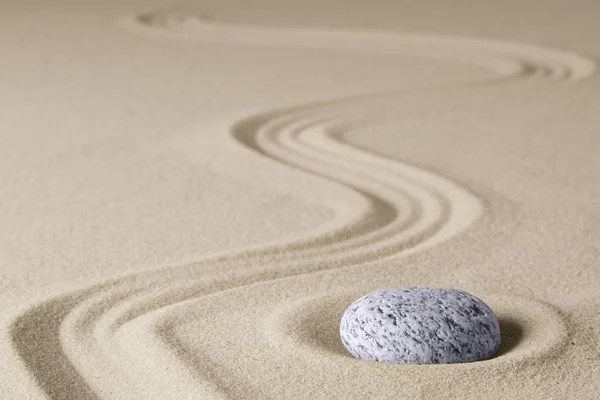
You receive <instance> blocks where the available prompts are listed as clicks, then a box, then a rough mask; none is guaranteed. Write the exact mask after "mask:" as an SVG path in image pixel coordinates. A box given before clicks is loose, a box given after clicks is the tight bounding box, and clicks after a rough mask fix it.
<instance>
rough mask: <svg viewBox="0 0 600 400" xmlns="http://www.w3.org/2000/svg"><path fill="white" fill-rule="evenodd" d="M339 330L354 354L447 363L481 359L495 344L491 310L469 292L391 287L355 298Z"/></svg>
mask: <svg viewBox="0 0 600 400" xmlns="http://www.w3.org/2000/svg"><path fill="white" fill-rule="evenodd" d="M340 336H341V338H342V342H343V343H344V346H345V347H346V349H348V351H349V352H350V353H351V354H352V355H353V356H354V357H356V358H360V359H364V360H375V361H380V362H388V363H405V364H450V363H461V362H471V361H480V360H486V359H488V358H490V357H492V356H493V355H494V353H496V350H498V346H500V326H499V325H498V320H497V319H496V316H495V315H494V312H493V311H492V310H491V309H490V308H489V307H488V306H487V305H486V304H485V303H484V302H483V301H481V300H480V299H478V298H477V297H475V296H473V295H470V294H469V293H466V292H463V291H460V290H454V289H440V288H397V289H388V290H381V291H377V292H373V293H371V294H368V295H366V296H363V297H361V298H360V299H358V300H356V301H355V302H354V303H353V304H352V305H351V306H350V307H348V309H347V310H346V312H345V313H344V315H343V317H342V321H341V324H340Z"/></svg>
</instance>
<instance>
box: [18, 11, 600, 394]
mask: <svg viewBox="0 0 600 400" xmlns="http://www.w3.org/2000/svg"><path fill="white" fill-rule="evenodd" d="M186 15H187V17H186V18H183V19H182V18H179V17H176V16H173V14H172V13H169V12H167V13H165V12H163V13H155V14H146V15H144V16H142V17H140V18H138V19H137V22H138V23H140V24H141V26H143V27H144V28H143V29H144V30H147V29H148V28H151V29H155V30H157V31H161V32H163V33H164V32H165V31H168V32H172V33H173V34H174V35H176V36H177V37H181V36H187V37H191V38H193V39H198V38H202V40H215V41H233V42H238V43H248V44H259V45H267V46H279V45H285V46H290V45H291V46H307V47H311V48H336V49H339V48H343V49H348V50H352V51H377V52H392V53H401V54H402V55H408V56H419V57H439V58H443V59H450V60H459V61H462V62H469V63H472V64H477V65H485V66H487V67H488V68H491V69H492V70H493V71H495V72H496V73H497V76H496V78H494V79H491V80H488V81H486V83H498V82H499V81H502V80H506V79H507V78H508V79H524V78H528V79H530V78H534V79H537V78H539V77H542V78H551V79H560V80H574V79H580V78H583V77H585V76H588V75H589V74H590V73H591V72H592V71H593V63H591V62H590V61H588V60H586V59H584V58H581V57H579V56H576V55H572V54H568V53H563V52H557V51H554V50H545V49H538V48H534V47H528V46H519V45H512V44H505V43H501V44H498V43H492V42H483V41H475V40H462V39H447V38H434V37H421V36H414V35H412V36H405V35H395V34H394V35H392V34H384V33H373V34H363V33H352V32H341V33H336V32H332V31H318V30H315V31H302V30H295V29H294V30H279V29H271V28H258V27H245V26H242V27H240V26H234V27H232V26H225V25H219V24H206V23H199V22H198V21H197V20H195V19H194V18H190V16H189V14H186ZM138 28H139V26H138ZM358 39H360V40H358ZM470 83H482V82H470ZM463 84H464V83H463ZM386 96H390V95H385V96H383V97H384V98H385V97H386ZM374 99H377V96H371V97H369V96H366V97H360V98H355V99H347V100H340V101H333V102H326V103H317V104H315V105H312V106H306V107H298V108H293V109H287V110H282V111H277V112H268V113H264V114H260V115H255V116H251V117H248V118H244V119H243V120H241V121H240V122H238V123H236V124H235V125H234V126H233V127H232V128H231V129H230V133H231V135H232V137H233V138H234V139H236V141H237V142H238V143H240V144H242V145H244V146H246V147H247V148H249V149H250V150H252V151H255V152H258V153H260V154H261V155H263V156H267V157H269V158H272V159H274V160H277V161H278V162H282V163H285V164H288V165H291V166H293V167H295V168H300V169H302V170H305V171H307V172H309V173H311V174H315V175H318V176H320V177H322V178H324V179H328V180H331V181H333V182H336V184H338V185H340V184H341V185H344V186H345V187H346V190H347V191H348V193H349V194H350V196H351V198H352V202H350V203H349V207H348V208H347V209H346V210H342V212H341V215H342V217H341V218H338V220H337V222H336V223H334V224H328V225H327V230H319V229H318V228H317V229H315V231H314V232H311V233H310V235H309V236H307V237H302V238H299V239H297V240H287V241H281V242H278V243H272V244H265V245H261V246H254V247H250V248H247V249H243V250H240V251H237V252H233V253H231V254H224V255H221V256H218V257H215V258H212V259H209V260H203V261H200V262H197V263H194V264H191V265H185V266H179V267H173V268H167V269H163V270H160V271H156V272H150V273H144V274H138V275H134V276H129V277H125V278H121V279H116V280H114V281H111V282H109V283H106V284H100V285H96V286H94V287H91V288H88V289H84V290H81V291H77V292H74V293H71V294H67V295H64V296H60V297H57V298H54V299H50V300H48V301H46V302H44V303H42V304H40V305H38V306H36V307H33V308H31V309H29V310H28V311H27V312H26V313H24V314H21V315H20V316H19V317H18V318H16V319H15V321H14V322H13V324H12V325H11V327H10V335H11V338H12V341H13V344H14V346H15V349H16V351H17V352H18V353H19V355H20V357H21V358H22V360H23V362H24V363H25V365H26V367H27V368H28V370H29V371H30V372H31V374H32V375H33V376H34V378H35V380H36V381H37V383H38V384H39V386H40V387H41V388H42V389H43V390H44V392H45V393H46V395H47V396H49V397H50V398H77V399H85V398H95V397H97V396H100V395H101V396H102V397H103V398H123V397H127V398H150V397H152V398H178V399H184V398H197V396H199V395H211V396H215V397H218V396H219V395H220V394H222V393H223V390H224V389H223V387H224V386H226V385H227V382H224V381H223V379H222V378H221V377H220V376H221V375H220V373H219V371H220V370H219V369H218V368H216V367H217V366H216V364H214V363H212V362H211V360H210V358H209V357H207V358H206V359H203V360H202V362H201V363H200V364H198V363H197V362H190V360H189V358H188V356H189V354H188V353H186V352H183V353H181V349H184V348H185V344H184V343H181V342H177V336H176V335H175V336H173V335H172V333H173V332H174V330H176V329H177V326H178V325H179V324H181V323H183V322H185V321H186V317H187V318H189V317H190V316H191V315H195V316H196V317H199V314H198V312H196V313H194V312H191V311H190V307H191V308H192V309H197V308H198V305H199V304H200V303H201V302H210V300H211V299H213V298H215V299H216V298H218V297H219V296H223V295H225V294H227V293H231V294H234V295H235V294H236V293H238V292H242V293H245V291H247V290H248V286H247V285H251V284H259V285H269V284H271V283H272V284H274V285H275V284H278V283H279V282H293V281H294V279H296V278H294V279H292V278H289V277H293V276H296V277H299V278H297V279H300V278H301V276H302V275H305V274H309V273H314V272H316V271H319V270H326V269H332V268H348V269H350V268H353V267H356V266H360V265H364V263H368V262H371V261H377V260H382V259H385V258H389V257H397V256H400V255H406V254H408V253H411V252H416V251H420V250H422V249H424V248H426V247H429V246H433V245H435V244H437V243H439V242H441V241H443V240H446V239H449V238H451V237H452V236H454V235H456V234H458V233H459V232H461V231H463V230H464V229H466V228H467V227H468V226H469V225H470V224H471V223H472V222H473V221H474V220H476V219H477V217H478V216H479V215H480V213H481V211H482V205H481V202H480V200H479V199H478V198H477V197H475V196H474V195H473V194H471V193H470V192H469V191H467V190H465V189H463V188H461V187H460V186H459V185H457V184H455V183H453V182H451V181H450V180H448V179H446V178H443V177H441V176H438V175H436V174H433V173H431V172H428V171H425V170H423V169H419V168H416V167H413V166H410V165H407V164H404V163H401V162H398V161H395V160H387V159H384V158H382V157H380V156H376V155H373V154H370V153H368V152H366V151H364V150H361V149H357V148H355V147H353V146H352V145H350V144H348V143H345V142H344V141H343V139H342V136H341V134H342V133H343V131H344V129H348V128H349V127H350V128H351V127H352V126H354V125H356V124H359V123H361V124H362V123H368V121H369V119H370V118H372V117H373V113H374V110H373V102H374ZM359 120H360V122H359ZM349 121H352V122H349ZM239 263H243V264H242V265H243V267H242V268H240V266H239ZM349 272H350V271H349ZM286 277H287V278H286ZM290 279H291V280H290ZM235 288H239V289H235ZM211 304H212V303H211ZM207 307H208V306H207ZM182 310H187V311H188V313H187V314H186V313H182V312H181V311H182ZM200 310H201V309H200ZM200 320H201V319H200ZM553 321H556V326H555V328H556V329H558V331H562V330H564V326H563V325H562V323H561V322H560V318H558V317H557V318H554V319H553ZM286 335H287V334H286ZM288 336H289V335H288ZM561 338H562V336H560V335H559V336H556V337H555V338H554V339H553V340H550V341H549V342H548V345H547V346H548V347H547V348H548V349H551V348H553V346H555V345H556V343H561V342H562V340H563V339H561ZM282 340H283V339H282ZM174 344H177V345H176V346H174ZM178 349H179V352H178V351H177V350H178ZM259 350H260V349H259ZM542 350H543V349H542ZM140 355H143V356H140ZM159 360H160V361H159ZM166 360H168V366H169V368H168V369H167V368H163V366H164V365H165V364H164V363H165V362H167V361H166ZM213 364H214V365H213ZM98 365H103V366H105V370H104V371H103V373H102V374H100V375H99V374H98V370H97V366H98ZM143 370H145V372H144V373H136V371H143ZM131 371H133V372H134V373H130V372H131ZM249 390H250V389H249ZM225 393H226V391H225Z"/></svg>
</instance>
